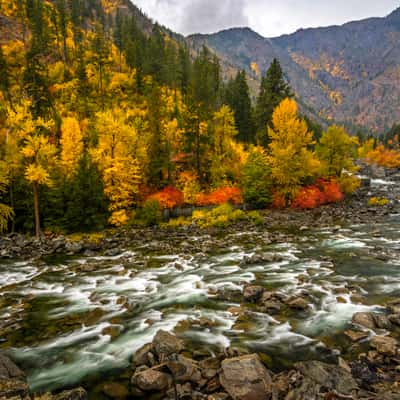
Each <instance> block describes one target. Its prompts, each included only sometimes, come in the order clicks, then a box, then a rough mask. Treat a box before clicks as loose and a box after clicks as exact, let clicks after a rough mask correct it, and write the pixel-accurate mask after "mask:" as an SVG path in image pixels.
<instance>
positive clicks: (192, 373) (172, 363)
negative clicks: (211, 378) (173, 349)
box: [166, 355, 202, 383]
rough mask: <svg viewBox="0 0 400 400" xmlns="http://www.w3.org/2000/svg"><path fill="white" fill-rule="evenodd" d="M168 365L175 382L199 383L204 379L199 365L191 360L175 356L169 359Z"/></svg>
mask: <svg viewBox="0 0 400 400" xmlns="http://www.w3.org/2000/svg"><path fill="white" fill-rule="evenodd" d="M166 365H167V368H168V369H169V370H170V371H171V374H172V376H173V378H174V381H175V382H178V383H184V382H189V381H190V382H194V383H198V382H200V380H201V378H202V377H201V372H200V369H199V367H198V365H197V363H196V362H195V361H193V360H191V359H190V358H186V357H183V356H181V355H173V356H170V357H168V361H167V363H166Z"/></svg>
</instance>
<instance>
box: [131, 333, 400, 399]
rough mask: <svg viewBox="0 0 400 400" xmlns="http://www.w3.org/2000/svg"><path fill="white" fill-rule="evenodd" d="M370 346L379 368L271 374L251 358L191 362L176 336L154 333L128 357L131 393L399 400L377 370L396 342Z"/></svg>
mask: <svg viewBox="0 0 400 400" xmlns="http://www.w3.org/2000/svg"><path fill="white" fill-rule="evenodd" d="M370 346H371V351H370V353H374V354H375V353H376V354H377V355H381V356H382V357H384V358H386V360H382V359H381V360H379V362H380V363H381V364H379V365H378V364H375V365H374V364H372V362H371V361H368V360H367V359H363V358H362V357H360V359H358V360H357V361H355V362H353V363H350V364H348V363H346V362H345V361H344V360H343V359H339V363H338V365H331V364H326V363H323V362H320V361H308V362H301V363H297V364H295V365H294V366H293V368H292V369H291V370H290V371H286V372H282V373H280V374H273V373H272V372H270V371H268V370H267V368H266V367H265V366H264V365H263V364H262V362H261V360H260V358H259V356H258V355H257V354H245V355H239V356H237V355H236V356H234V357H231V358H229V355H227V354H224V355H219V356H215V357H211V358H200V359H196V360H195V359H193V358H192V357H190V355H188V353H185V350H184V347H183V344H182V342H181V341H180V340H179V339H177V338H176V336H174V335H172V334H171V333H168V332H164V331H159V332H158V333H157V334H156V336H155V337H154V339H153V342H152V343H149V344H146V345H145V346H143V347H142V348H141V349H139V350H138V351H137V352H136V354H135V356H134V359H133V362H134V373H133V376H132V379H131V385H132V387H131V393H132V395H133V396H134V397H138V398H142V399H150V398H153V397H152V396H154V395H155V394H158V395H159V396H157V397H154V398H160V399H164V400H189V399H190V400H192V399H194V400H270V399H271V400H280V399H282V400H283V399H284V400H311V399H332V400H333V399H365V400H367V399H376V400H378V399H379V400H382V399H386V400H390V399H399V398H400V390H399V391H397V389H396V382H397V381H396V377H395V376H394V375H390V374H389V370H388V369H386V370H385V372H382V371H380V370H379V368H380V367H382V366H384V365H385V362H388V363H390V364H391V365H394V364H393V363H394V362H395V360H396V357H397V354H398V348H397V341H396V340H394V339H393V338H389V337H383V336H376V337H374V339H373V340H372V341H371V343H370ZM370 355H371V354H370ZM375 362H378V360H377V359H376V358H375ZM397 365H398V364H397ZM382 374H384V375H382Z"/></svg>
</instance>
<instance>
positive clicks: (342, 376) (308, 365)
mask: <svg viewBox="0 0 400 400" xmlns="http://www.w3.org/2000/svg"><path fill="white" fill-rule="evenodd" d="M295 369H296V370H297V371H298V372H300V373H301V375H302V376H303V377H304V378H305V379H306V380H309V381H311V382H312V383H313V384H314V385H317V386H319V387H320V388H322V389H324V390H323V391H325V392H326V391H335V392H337V393H339V394H341V395H350V394H352V392H353V391H354V390H357V389H358V385H357V382H356V381H355V380H354V378H353V377H352V375H351V373H350V372H348V371H347V370H346V369H344V368H341V367H339V366H338V365H331V364H326V363H323V362H320V361H307V362H301V363H297V364H295Z"/></svg>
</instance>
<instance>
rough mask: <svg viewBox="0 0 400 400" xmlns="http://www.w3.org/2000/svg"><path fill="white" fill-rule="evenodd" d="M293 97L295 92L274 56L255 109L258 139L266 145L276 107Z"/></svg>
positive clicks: (263, 80)
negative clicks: (267, 133) (268, 129)
mask: <svg viewBox="0 0 400 400" xmlns="http://www.w3.org/2000/svg"><path fill="white" fill-rule="evenodd" d="M291 97H293V94H292V91H291V89H290V87H289V85H288V84H287V83H286V82H285V78H284V76H283V71H282V68H281V65H280V63H279V61H278V60H277V59H276V58H274V60H273V61H272V63H271V65H270V67H269V69H268V71H267V72H266V74H265V76H264V77H263V78H262V81H261V87H260V93H259V95H258V99H257V104H256V110H255V120H256V129H257V139H258V140H259V141H260V142H261V144H262V145H264V146H266V145H267V144H268V137H267V136H266V135H265V132H266V131H267V127H268V126H269V125H270V124H271V122H272V114H273V112H274V109H275V108H276V107H277V106H278V105H279V104H280V103H281V101H282V100H284V99H286V98H291Z"/></svg>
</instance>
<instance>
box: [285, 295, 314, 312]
mask: <svg viewBox="0 0 400 400" xmlns="http://www.w3.org/2000/svg"><path fill="white" fill-rule="evenodd" d="M286 304H287V305H288V306H289V307H290V308H294V309H295V310H307V309H308V308H309V304H308V301H306V300H305V299H303V298H302V297H296V298H294V299H290V300H289V301H288V302H287V303H286Z"/></svg>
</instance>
